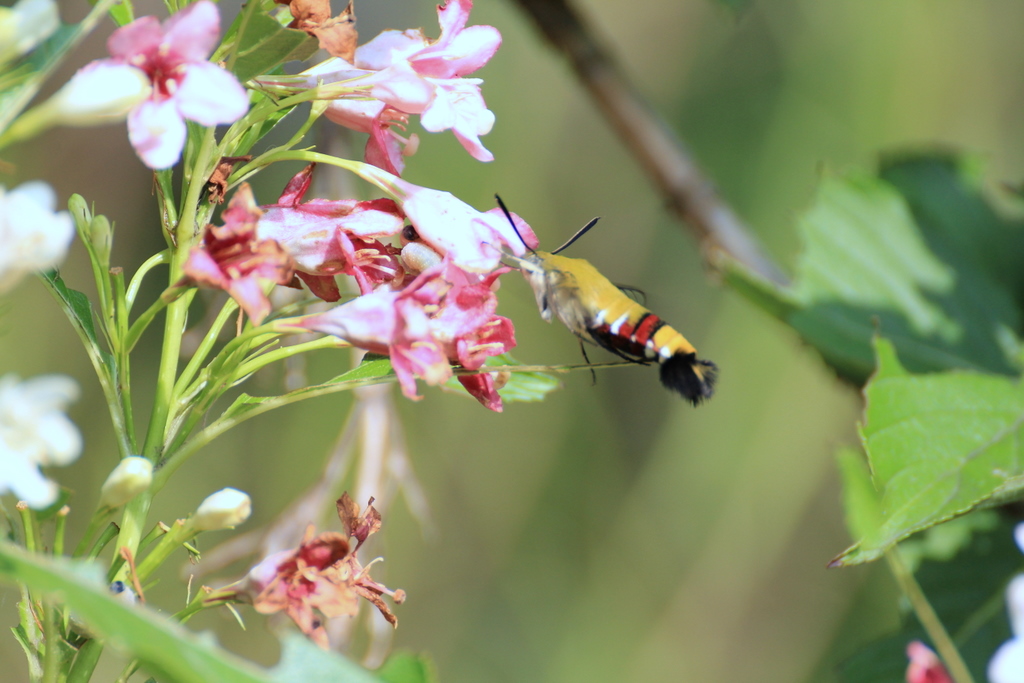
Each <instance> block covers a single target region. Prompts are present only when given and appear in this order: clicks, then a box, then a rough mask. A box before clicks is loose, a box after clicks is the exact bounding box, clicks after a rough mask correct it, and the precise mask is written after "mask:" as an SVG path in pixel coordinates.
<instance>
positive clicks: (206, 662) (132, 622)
mask: <svg viewBox="0 0 1024 683" xmlns="http://www.w3.org/2000/svg"><path fill="white" fill-rule="evenodd" d="M0 577H2V578H4V579H6V580H9V581H17V582H22V583H25V584H26V585H28V586H29V587H30V588H32V589H33V590H37V591H43V592H47V593H56V594H59V596H60V599H61V600H62V601H64V602H66V603H67V604H68V605H69V606H70V607H71V608H72V609H74V610H75V612H76V614H78V615H79V617H80V618H81V619H82V620H83V621H85V622H87V623H88V624H89V627H90V628H91V629H93V630H94V631H95V632H97V633H100V634H101V635H102V636H104V637H105V638H106V639H107V640H108V642H109V643H110V644H111V645H112V646H114V647H116V648H117V649H118V650H121V651H123V652H125V653H126V654H128V655H129V656H131V657H135V658H138V659H139V661H140V662H141V663H142V665H143V667H144V668H146V669H147V670H149V671H150V672H152V673H153V674H155V675H156V676H158V677H161V678H164V679H166V680H173V681H176V682H178V683H189V682H193V681H194V682H195V683H205V682H207V681H221V682H223V683H235V682H237V683H242V682H247V683H256V682H257V681H267V680H268V679H267V678H266V677H265V676H262V675H261V673H260V671H259V669H257V668H256V667H255V666H253V665H251V664H249V663H248V662H245V661H243V660H241V659H239V658H238V657H236V656H235V655H232V654H231V653H229V652H227V651H225V650H222V649H220V648H218V647H216V646H215V645H213V644H212V643H210V642H209V639H204V638H199V637H197V636H196V635H195V634H193V633H190V632H188V631H186V630H185V629H184V628H183V627H181V626H179V625H177V624H174V623H172V622H169V621H168V620H167V619H166V618H164V617H161V616H159V615H158V614H157V613H156V612H154V611H152V610H150V609H149V608H148V607H145V606H143V605H128V604H125V603H122V602H121V601H119V600H116V599H115V598H114V597H113V596H112V595H111V593H110V592H109V591H108V590H107V587H106V585H105V583H104V582H103V578H102V577H103V572H102V569H101V568H100V567H99V566H98V565H95V564H86V563H81V562H76V563H72V562H68V561H62V560H61V559H59V558H57V559H54V558H49V557H42V556H39V555H31V554H29V553H26V552H25V551H24V550H22V549H21V548H18V547H17V546H14V545H11V544H9V543H5V542H0Z"/></svg>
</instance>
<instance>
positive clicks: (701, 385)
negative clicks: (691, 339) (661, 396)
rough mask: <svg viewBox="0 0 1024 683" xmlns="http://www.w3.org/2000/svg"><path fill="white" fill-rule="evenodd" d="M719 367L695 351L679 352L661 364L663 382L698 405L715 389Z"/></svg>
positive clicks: (709, 396)
mask: <svg viewBox="0 0 1024 683" xmlns="http://www.w3.org/2000/svg"><path fill="white" fill-rule="evenodd" d="M717 378H718V367H716V366H715V364H714V363H712V362H711V361H708V360H698V359H697V355H696V354H694V353H677V354H676V355H674V356H672V357H671V358H669V359H668V360H666V361H664V362H663V363H662V364H661V383H662V384H664V385H665V387H666V388H667V389H671V390H672V391H675V392H678V393H679V394H680V395H681V396H682V397H683V398H685V399H686V400H687V401H689V402H690V403H692V404H693V405H695V406H697V405H700V404H701V402H702V401H706V400H707V399H709V398H711V394H713V393H714V391H715V380H716V379H717Z"/></svg>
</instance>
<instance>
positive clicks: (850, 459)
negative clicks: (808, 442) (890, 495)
mask: <svg viewBox="0 0 1024 683" xmlns="http://www.w3.org/2000/svg"><path fill="white" fill-rule="evenodd" d="M836 457H837V458H838V460H839V471H840V473H841V474H842V477H843V508H844V511H845V513H846V527H847V528H848V529H849V530H850V535H851V536H852V537H853V538H857V539H862V540H861V543H865V544H869V545H875V544H877V537H878V534H879V531H880V530H881V527H882V504H881V500H880V499H879V495H878V492H877V491H875V486H874V484H873V483H872V481H871V472H870V471H869V470H868V464H867V461H866V460H865V459H864V455H863V454H862V453H861V452H860V451H858V450H857V449H854V448H850V447H843V448H840V449H839V452H838V454H837V456H836Z"/></svg>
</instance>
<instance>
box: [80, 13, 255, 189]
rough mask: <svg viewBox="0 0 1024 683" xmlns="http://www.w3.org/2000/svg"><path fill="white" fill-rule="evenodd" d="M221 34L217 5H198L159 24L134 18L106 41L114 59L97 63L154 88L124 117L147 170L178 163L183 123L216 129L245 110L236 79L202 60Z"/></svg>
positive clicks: (151, 19)
mask: <svg viewBox="0 0 1024 683" xmlns="http://www.w3.org/2000/svg"><path fill="white" fill-rule="evenodd" d="M219 33H220V16H219V14H218V11H217V6H216V5H214V4H213V3H212V2H210V1H209V0H199V1H198V2H196V3H194V4H192V5H190V6H188V7H186V8H185V9H183V10H182V11H180V12H178V13H177V14H175V15H174V16H172V17H171V18H170V19H168V20H167V21H165V22H164V23H163V25H161V24H160V23H159V21H158V20H157V19H156V17H141V18H140V19H136V20H135V21H133V22H132V23H130V24H128V25H127V26H122V27H121V28H119V29H117V30H116V31H114V33H113V34H112V35H111V36H110V39H109V40H108V41H107V48H108V50H109V51H110V55H111V57H112V58H111V59H105V60H100V61H99V62H98V63H99V64H103V65H112V66H119V67H121V68H132V69H138V70H141V71H142V72H143V73H145V75H146V77H147V78H148V79H149V80H150V82H151V83H152V86H153V90H152V92H151V94H150V96H149V98H148V99H146V100H144V101H142V102H141V103H139V104H138V105H136V106H135V107H134V108H133V109H132V110H131V111H130V113H129V114H128V138H129V140H130V141H131V143H132V147H134V148H135V151H136V152H137V153H138V155H139V156H140V157H141V158H142V161H143V162H144V163H145V164H146V165H147V166H149V167H150V168H154V169H162V168H169V167H171V166H173V165H174V164H175V163H176V162H177V161H178V159H179V158H181V150H182V149H183V148H184V146H185V136H186V127H185V119H188V120H190V121H195V122H197V123H200V124H202V125H204V126H215V125H217V124H219V123H231V122H234V121H237V120H238V119H240V118H241V117H242V116H244V115H245V112H246V111H247V110H248V108H249V98H248V95H247V94H246V92H245V89H244V88H243V87H242V86H241V84H240V83H239V82H238V79H236V78H235V77H234V76H233V75H232V74H230V73H228V72H227V71H225V70H224V69H222V68H220V67H219V66H216V65H214V64H211V63H210V62H208V61H206V60H207V58H208V57H209V56H210V53H211V52H213V48H214V47H216V45H217V39H218V35H219ZM96 63H97V62H94V63H93V64H96ZM86 68H88V67H86Z"/></svg>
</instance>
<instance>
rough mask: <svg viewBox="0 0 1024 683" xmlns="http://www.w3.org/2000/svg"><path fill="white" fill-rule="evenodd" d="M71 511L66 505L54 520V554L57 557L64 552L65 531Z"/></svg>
mask: <svg viewBox="0 0 1024 683" xmlns="http://www.w3.org/2000/svg"><path fill="white" fill-rule="evenodd" d="M69 512H70V509H69V508H68V506H67V505H65V506H64V507H62V508H61V509H60V510H58V511H57V515H56V516H55V518H54V521H53V554H54V555H56V556H57V557H60V556H61V555H63V554H64V533H65V531H66V529H67V525H68V513H69Z"/></svg>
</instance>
